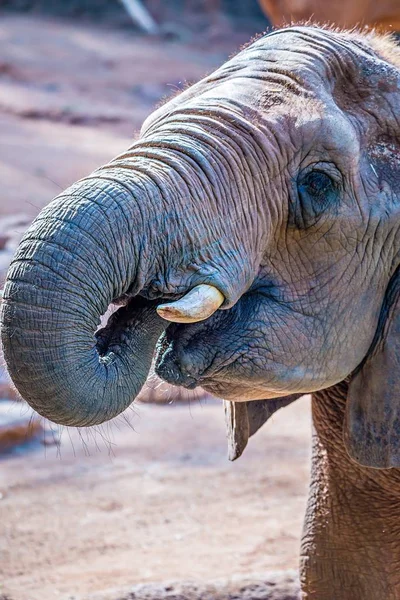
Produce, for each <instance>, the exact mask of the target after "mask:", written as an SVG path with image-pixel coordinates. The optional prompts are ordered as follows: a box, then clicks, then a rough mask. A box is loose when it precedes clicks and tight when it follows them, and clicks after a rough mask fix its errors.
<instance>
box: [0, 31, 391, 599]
mask: <svg viewBox="0 0 400 600" xmlns="http://www.w3.org/2000/svg"><path fill="white" fill-rule="evenodd" d="M399 68H400V49H398V48H397V46H396V44H395V42H394V41H393V40H392V39H391V38H390V37H385V36H380V35H378V34H377V33H373V32H369V33H368V32H357V31H351V32H348V31H341V30H338V29H332V28H328V27H317V26H311V25H299V26H291V27H288V28H286V29H281V30H276V31H273V32H270V33H268V34H266V35H263V36H261V37H259V38H258V39H257V40H255V41H253V42H252V43H250V44H249V45H248V46H247V47H245V48H243V49H242V50H241V51H240V52H239V53H238V54H237V55H236V56H234V57H232V58H231V59H230V60H228V61H227V62H226V63H225V64H223V65H222V66H221V67H220V68H219V69H217V70H216V71H215V72H214V73H212V74H210V75H208V76H206V77H205V78H204V79H202V80H201V81H200V82H198V83H196V84H194V85H193V86H191V87H188V88H187V89H185V90H183V91H182V92H181V93H180V94H178V95H176V96H175V97H173V98H171V99H170V100H169V101H167V102H166V103H165V104H164V105H162V106H160V107H158V108H157V110H156V111H155V112H154V113H153V114H151V115H150V117H148V118H147V120H146V121H145V123H144V124H143V128H142V130H141V133H140V136H139V138H138V139H137V140H136V141H135V142H134V143H133V145H132V146H131V147H130V148H129V149H128V150H127V151H126V152H124V153H122V154H121V155H119V156H118V157H116V158H115V159H114V160H112V161H111V162H110V163H108V164H106V165H104V166H102V167H100V168H99V169H97V170H96V171H94V172H93V173H92V174H90V175H89V176H87V177H85V178H83V179H82V180H80V181H78V182H76V183H74V184H73V185H72V186H71V187H69V188H68V189H67V190H66V191H64V192H62V193H61V194H60V195H59V196H58V197H57V198H56V199H55V200H53V201H52V202H51V203H50V204H49V205H48V206H47V207H45V208H44V209H43V210H42V211H41V212H40V214H39V215H38V217H37V218H36V219H35V221H34V222H33V224H32V225H31V226H30V228H29V229H28V230H27V232H26V234H25V236H24V238H23V239H22V241H21V243H20V245H19V247H18V249H17V251H16V254H15V257H14V259H13V261H12V263H11V265H10V269H9V271H8V275H7V280H6V284H5V289H4V297H3V304H2V310H1V336H2V343H3V347H4V356H5V360H6V363H7V367H8V370H9V373H10V375H11V377H12V379H13V382H14V384H15V386H16V388H17V389H18V390H19V392H20V394H21V395H22V396H23V397H24V398H25V399H26V400H27V402H28V403H29V404H30V405H31V406H32V407H33V408H34V409H35V410H37V411H38V412H39V413H40V414H41V415H43V416H45V417H47V418H49V419H51V420H53V421H55V422H56V423H61V424H64V425H72V426H90V425H95V424H98V423H102V422H104V421H106V420H107V419H112V418H113V417H114V416H116V415H118V414H119V413H121V411H123V410H124V409H125V408H126V407H128V406H129V405H130V404H131V403H132V401H133V400H134V398H135V397H136V395H137V394H138V392H139V390H140V388H141V387H142V385H143V384H144V382H145V380H146V377H147V374H148V371H149V368H150V365H151V362H152V358H153V356H154V354H155V356H156V358H155V364H156V367H155V368H156V372H157V373H158V374H159V375H160V376H161V377H162V378H163V379H165V380H166V381H167V382H169V383H172V384H174V385H179V386H183V387H185V388H187V389H192V388H195V387H196V386H200V387H202V388H204V389H205V390H206V391H208V392H210V393H212V394H214V395H215V396H217V397H219V398H223V399H224V401H225V406H226V414H227V424H228V438H229V444H230V457H231V458H232V459H235V458H237V457H238V456H240V454H241V453H242V452H243V450H244V448H245V446H246V444H247V442H248V438H249V437H250V436H251V435H253V434H254V433H255V432H256V431H257V429H259V428H260V427H261V426H262V424H263V423H264V422H265V421H266V420H267V419H268V418H269V416H270V415H271V414H272V413H273V412H274V411H275V410H277V409H279V408H282V407H284V406H285V405H287V404H290V403H291V402H293V401H295V400H296V399H297V398H298V397H300V396H302V395H304V394H306V393H307V394H311V395H312V419H313V450H312V467H311V485H310V495H309V501H308V507H307V512H306V517H305V524H304V531H303V536H302V544H301V560H300V574H301V576H300V578H301V586H302V595H303V598H310V599H311V598H312V599H316V600H338V599H340V600H396V599H398V598H400V572H399V568H398V566H399V562H400V532H399V530H398V523H399V522H400V471H399V467H400V390H399V378H398V374H399V373H400V371H399V362H400V305H399V298H400V272H399V264H400V122H399V115H400V71H399ZM112 302H113V303H116V304H117V305H118V306H119V308H118V310H117V311H116V312H115V313H114V314H113V315H112V316H111V317H110V319H109V321H108V323H107V324H106V326H105V327H103V328H102V329H99V328H98V327H99V319H100V316H101V315H102V314H104V313H105V311H106V310H107V307H108V306H109V305H110V303H112Z"/></svg>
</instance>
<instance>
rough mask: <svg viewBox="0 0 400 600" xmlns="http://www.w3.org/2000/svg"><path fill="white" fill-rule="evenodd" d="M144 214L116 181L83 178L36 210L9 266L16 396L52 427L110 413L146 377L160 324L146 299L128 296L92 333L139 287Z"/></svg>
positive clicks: (7, 335) (5, 335) (9, 359)
mask: <svg viewBox="0 0 400 600" xmlns="http://www.w3.org/2000/svg"><path fill="white" fill-rule="evenodd" d="M143 217H144V215H143V212H142V211H140V210H138V205H137V200H136V198H135V197H134V196H133V194H132V192H131V190H128V189H127V188H126V187H125V186H124V185H122V184H121V183H118V182H115V181H114V182H112V181H111V180H110V179H101V178H98V179H96V178H91V179H88V180H83V181H81V182H79V183H78V184H75V185H74V186H73V187H72V188H70V189H69V190H67V192H64V194H63V195H62V196H60V197H59V198H57V199H56V200H55V201H53V202H52V203H51V204H50V205H49V206H48V207H47V208H46V209H44V210H43V211H42V212H41V213H40V215H39V217H38V218H37V219H36V220H35V221H34V223H33V225H32V226H31V228H30V229H29V230H28V232H27V233H26V234H25V237H24V239H23V241H22V242H21V244H20V246H19V248H18V251H17V253H16V256H15V258H14V260H13V262H12V264H11V266H10V269H9V273H8V277H7V282H6V286H5V290H4V302H3V306H2V342H3V347H4V355H5V359H6V363H7V365H8V368H9V371H10V374H11V377H12V379H13V381H14V383H15V385H16V387H17V389H18V390H19V392H20V393H21V395H22V396H23V397H24V398H25V399H26V400H27V401H28V402H29V404H30V405H31V406H32V407H33V408H35V409H36V410H37V411H38V412H39V413H40V414H42V415H43V416H45V417H48V418H49V419H51V420H53V421H55V422H57V423H60V424H64V425H79V426H86V425H94V424H97V423H101V422H103V421H105V420H107V419H110V418H112V417H113V416H115V415H117V414H119V413H120V412H121V411H122V410H124V409H125V408H126V407H127V406H129V404H130V403H131V402H132V400H133V399H134V398H135V396H136V395H137V394H138V393H139V391H140V389H141V387H142V386H143V384H144V382H145V380H146V377H147V374H148V371H149V368H150V364H151V359H152V355H153V351H154V347H155V344H156V342H157V339H158V337H159V336H160V334H161V332H162V331H163V330H164V329H165V326H166V325H167V324H166V323H165V321H163V320H162V319H161V318H160V317H159V316H158V315H157V313H156V311H155V307H154V306H153V305H152V303H151V302H146V301H144V300H143V299H140V297H139V298H137V299H133V300H131V301H130V302H129V303H128V304H127V306H125V307H123V308H120V309H119V310H118V311H117V313H115V314H114V315H113V317H112V318H111V320H110V322H109V325H108V326H107V327H106V328H105V329H104V330H102V331H101V332H100V333H99V334H98V335H97V336H95V331H96V329H97V328H98V326H99V322H100V316H101V315H102V314H104V313H105V311H106V310H107V307H108V306H109V304H110V303H111V302H112V301H113V300H115V299H116V298H120V297H121V296H123V295H124V294H126V293H127V292H128V293H130V294H131V295H132V296H134V295H135V294H137V293H138V292H139V291H140V288H141V287H142V285H143V281H144V279H143V278H144V277H145V274H146V270H147V266H148V265H147V264H146V260H145V259H144V258H143V256H142V255H141V252H140V248H141V246H142V245H143V236H144V229H143V223H142V222H141V221H142V220H143ZM139 273H140V276H139Z"/></svg>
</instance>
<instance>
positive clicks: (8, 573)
mask: <svg viewBox="0 0 400 600" xmlns="http://www.w3.org/2000/svg"><path fill="white" fill-rule="evenodd" d="M249 37H250V32H237V33H232V34H231V35H229V36H226V37H225V38H224V37H222V38H220V39H219V41H218V43H214V44H209V43H207V40H205V41H204V44H201V43H199V40H198V39H197V40H196V43H194V42H193V43H192V44H190V45H189V44H186V45H185V44H183V43H182V42H180V43H176V42H175V43H166V42H165V41H162V40H157V39H150V38H144V37H140V36H135V35H133V34H132V33H131V32H129V31H126V30H125V31H121V30H120V31H118V30H115V31H113V30H111V29H107V28H105V27H104V26H99V25H98V26H96V27H90V26H88V25H83V24H81V23H78V22H75V23H68V22H61V21H51V20H44V19H38V18H33V17H21V16H19V17H16V16H2V18H1V20H0V131H1V135H0V180H1V188H0V279H1V278H3V277H4V272H5V269H6V266H7V264H8V262H9V260H10V258H11V256H12V251H13V248H14V247H15V243H16V240H18V238H19V236H20V235H21V232H22V231H23V230H24V229H25V228H26V226H27V224H28V223H29V222H30V220H31V219H32V218H33V217H34V216H35V215H36V214H37V212H38V210H39V209H40V208H41V207H42V206H44V205H45V204H47V203H48V202H49V201H50V200H51V199H52V198H53V197H54V196H55V195H56V194H57V192H58V191H59V190H60V188H64V187H66V186H67V185H68V184H69V183H72V182H73V181H74V180H75V179H77V178H79V177H81V176H83V175H85V174H87V173H88V172H89V171H90V170H92V169H93V168H95V167H97V166H99V165H100V164H102V163H104V162H106V161H108V160H109V159H111V158H112V157H113V156H114V155H115V154H117V153H118V152H120V151H122V150H123V149H125V148H126V147H127V146H128V145H129V143H130V142H131V140H132V137H133V132H134V131H137V130H138V129H139V128H140V124H141V122H142V121H143V119H144V118H145V117H146V115H147V114H149V113H150V112H151V109H152V107H154V105H155V104H156V103H158V102H159V101H160V100H161V99H162V98H163V96H165V95H167V94H170V93H171V92H173V91H174V90H176V89H180V88H182V86H184V85H185V82H187V81H194V80H196V79H198V78H200V77H201V76H202V75H204V74H205V73H206V72H209V71H211V70H212V69H213V68H214V67H215V66H217V65H218V64H220V63H221V62H222V61H223V60H224V59H225V58H226V57H227V56H228V55H229V54H230V53H231V52H232V51H233V50H234V49H235V48H237V47H238V46H239V45H240V43H241V42H244V41H245V40H246V39H247V38H249ZM202 46H203V47H202ZM205 48H206V49H205ZM3 383H4V373H1V372H0V396H1V397H3V398H4V397H5V396H7V393H5V392H4V390H7V387H6V386H4V385H3ZM166 394H167V398H169V397H171V392H166ZM1 402H2V401H1V400H0V405H1ZM7 406H8V405H6V404H5V402H4V400H3V411H2V413H1V410H0V599H1V600H53V599H55V598H61V599H64V600H66V599H70V600H72V598H74V599H79V600H83V599H85V600H86V599H88V598H96V599H97V598H99V599H100V598H101V600H103V598H112V600H117V599H118V600H120V599H122V598H126V599H133V598H135V599H142V598H143V599H144V598H146V599H147V598H152V599H153V600H160V599H161V598H171V599H172V598H173V599H175V600H186V599H188V600H189V598H190V600H191V599H192V598H196V599H198V600H203V599H204V600H206V599H207V600H209V599H211V598H212V599H213V600H217V598H224V599H225V598H226V600H228V598H246V599H248V600H253V599H254V598H258V599H260V600H262V599H265V600H283V599H284V598H285V599H286V600H292V598H294V596H293V595H289V594H286V593H284V592H282V593H281V594H280V595H279V596H278V595H277V594H279V592H278V591H277V590H278V588H279V589H281V588H280V587H279V586H280V585H281V584H279V585H278V584H276V580H275V579H274V577H275V575H273V574H272V575H271V576H269V575H268V576H267V575H265V576H264V579H263V578H262V576H260V575H257V577H258V579H257V581H258V582H259V583H257V584H255V583H250V584H248V583H246V584H245V583H237V581H239V582H240V581H242V580H241V579H240V578H241V577H242V578H246V577H250V578H251V577H253V576H254V577H256V575H255V574H260V573H264V574H265V573H268V572H271V571H276V570H282V569H283V570H287V569H296V568H297V558H298V546H299V537H300V531H301V522H302V518H303V514H304V508H305V498H306V490H307V482H308V470H309V446H310V415H309V404H308V400H307V399H302V400H300V401H298V402H297V403H296V404H295V405H292V406H291V407H289V408H287V409H284V410H283V411H281V413H278V414H277V415H276V416H274V417H273V419H272V420H271V422H270V423H269V424H268V425H267V426H265V427H264V428H263V429H262V430H261V431H260V432H259V433H258V434H257V435H256V436H255V438H254V439H253V440H252V441H251V442H250V445H249V448H248V449H247V450H246V452H245V454H244V456H243V457H242V458H241V459H240V460H239V461H238V462H237V463H234V464H231V463H229V462H228V461H227V459H226V445H225V431H224V422H223V411H222V407H221V405H220V403H218V402H217V401H207V402H205V403H204V402H203V403H202V404H200V403H199V402H198V401H196V402H191V403H189V404H179V403H175V404H172V405H166V406H154V405H139V406H137V407H136V408H135V410H131V411H129V412H128V413H127V415H126V416H127V419H128V420H129V421H130V426H128V424H127V423H126V422H125V420H124V419H122V418H120V419H119V420H117V422H116V423H113V424H111V425H107V426H104V427H103V428H102V429H100V430H88V431H83V432H80V431H76V430H68V431H67V430H66V431H64V432H63V433H62V435H61V442H60V444H57V445H55V444H53V445H52V444H51V442H52V439H53V436H52V435H51V432H50V433H49V432H47V433H45V432H44V431H42V430H41V429H40V428H38V427H36V426H35V428H33V431H34V433H35V435H36V438H34V439H32V440H30V441H29V440H28V439H27V436H28V434H27V435H26V436H25V437H24V435H23V434H22V435H20V432H21V426H22V425H21V423H22V422H23V421H24V420H25V422H26V423H28V422H29V420H30V414H28V413H26V410H27V409H26V406H25V405H24V404H23V403H20V404H14V408H13V409H12V410H11V409H10V411H9V409H8V408H7ZM16 412H17V413H18V415H17V417H16V416H15V414H16ZM11 413H12V418H11V416H10V417H9V421H10V422H11V421H13V422H15V423H18V428H19V429H18V432H19V433H18V435H17V436H16V438H15V439H18V441H19V442H21V441H23V442H25V443H22V444H21V443H19V444H17V445H15V444H14V445H12V444H11V446H12V447H11V448H10V446H9V445H8V446H7V448H8V449H6V447H5V446H4V447H3V450H1V440H2V439H9V436H8V437H7V435H8V432H7V431H6V430H5V427H6V422H7V418H8V417H7V415H9V414H11ZM5 415H6V416H5ZM2 419H3V421H2ZM44 427H45V428H46V427H48V426H47V425H46V424H45V425H44ZM15 431H16V430H15ZM2 436H3V437H2ZM54 437H55V440H57V439H58V432H55V433H54ZM43 440H44V441H45V445H43V443H42V441H43ZM232 577H233V578H235V577H236V578H237V577H239V580H236V579H235V580H232ZM260 577H261V579H260ZM268 577H269V579H268ZM283 577H284V578H285V577H286V576H285V575H284V576H283ZM288 577H289V579H290V578H292V579H290V581H292V580H293V574H289V575H288ZM221 578H222V581H223V582H224V581H227V580H229V581H230V583H229V581H228V583H226V585H225V583H218V584H215V585H214V584H213V585H214V587H213V585H211V588H210V587H209V585H208V584H207V582H209V581H213V580H216V579H220V580H221ZM278 579H279V576H278ZM170 580H174V581H194V582H197V583H196V584H193V585H195V587H196V586H200V587H201V586H203V587H202V591H199V592H198V593H197V592H193V589H194V588H193V589H192V588H191V589H192V591H191V592H190V590H189V587H190V584H187V585H186V584H185V585H186V587H185V585H184V586H183V587H182V586H181V587H179V585H180V584H179V585H178V587H179V589H180V591H177V590H178V588H177V587H176V585H175V584H171V585H164V586H161V587H157V586H156V587H154V586H153V587H152V586H151V585H150V584H151V583H152V582H156V583H157V582H164V581H170ZM261 580H262V581H261ZM235 581H236V583H235ZM243 581H244V580H243ZM246 581H247V580H246ZM250 581H252V580H251V579H250ZM288 581H289V580H288ZM260 582H261V583H260ZM281 583H282V582H281ZM139 584H140V585H141V586H142V587H141V588H140V590H141V591H140V590H139V588H138V587H137V586H138V585H139ZM148 585H150V587H146V586H148ZM288 585H289V584H288ZM290 585H291V584H290ZM290 585H289V587H290ZM132 586H136V588H132ZM143 586H144V587H143ZM188 586H189V587H188ZM207 586H208V587H207ZM215 586H216V587H215ZM221 586H222V587H221ZM224 586H225V587H224ZM235 586H236V587H235ZM257 586H259V587H257ZM282 586H283V587H282V590H283V588H284V587H285V585H284V584H282ZM228 588H229V590H228ZM196 589H197V588H196ZM221 589H224V590H225V591H224V592H221ZM291 589H293V587H292V588H291ZM132 590H133V591H132ZM149 590H150V591H149ZM157 590H158V591H157ZM182 590H184V591H182ZM185 590H186V591H185ZM188 590H189V591H188ZM207 590H208V591H207ZM210 590H211V591H210ZM213 590H214V591H213ZM240 590H242V591H240ZM246 590H247V591H246ZM252 590H253V591H252ZM256 590H258V591H256ZM260 590H261V591H260ZM263 590H264V591H263ZM274 590H275V591H274ZM293 593H294V592H293ZM196 594H197V595H196ZM221 594H222V595H221ZM246 594H247V595H246Z"/></svg>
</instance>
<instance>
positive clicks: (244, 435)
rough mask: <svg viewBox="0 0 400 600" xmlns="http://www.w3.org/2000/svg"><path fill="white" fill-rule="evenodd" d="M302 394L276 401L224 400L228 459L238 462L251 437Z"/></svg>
mask: <svg viewBox="0 0 400 600" xmlns="http://www.w3.org/2000/svg"><path fill="white" fill-rule="evenodd" d="M300 396H302V394H293V395H291V396H286V397H285V398H277V399H275V400H252V401H251V402H231V401H229V400H224V408H225V422H226V431H227V439H228V458H229V460H236V459H237V458H239V456H241V455H242V454H243V451H244V449H245V448H246V446H247V442H248V440H249V437H251V436H252V435H254V434H255V433H256V431H258V430H259V429H260V427H261V426H262V425H264V423H266V422H267V421H268V419H269V418H270V417H271V416H272V415H273V414H274V413H275V412H276V411H277V410H279V409H280V408H283V407H284V406H287V405H288V404H291V403H292V402H293V401H294V400H297V398H300Z"/></svg>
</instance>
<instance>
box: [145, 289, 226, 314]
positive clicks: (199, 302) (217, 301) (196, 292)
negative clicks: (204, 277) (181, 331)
mask: <svg viewBox="0 0 400 600" xmlns="http://www.w3.org/2000/svg"><path fill="white" fill-rule="evenodd" d="M224 299H225V298H224V296H223V295H222V294H221V292H220V291H219V290H218V289H217V288H215V287H214V286H213V285H207V284H205V283H203V284H201V285H197V286H196V287H194V288H193V289H191V290H190V291H189V292H188V293H187V294H186V295H185V296H183V298H181V299H180V300H177V301H176V302H171V304H160V306H158V307H157V313H158V314H159V315H160V317H162V318H163V319H165V320H166V321H172V322H173V323H197V321H204V319H208V317H211V315H212V314H214V313H215V311H216V310H218V308H219V307H220V306H221V304H222V303H223V301H224Z"/></svg>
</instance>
